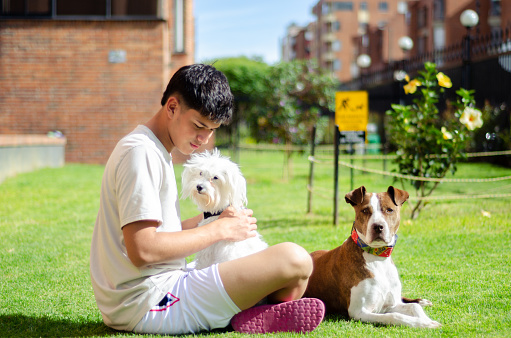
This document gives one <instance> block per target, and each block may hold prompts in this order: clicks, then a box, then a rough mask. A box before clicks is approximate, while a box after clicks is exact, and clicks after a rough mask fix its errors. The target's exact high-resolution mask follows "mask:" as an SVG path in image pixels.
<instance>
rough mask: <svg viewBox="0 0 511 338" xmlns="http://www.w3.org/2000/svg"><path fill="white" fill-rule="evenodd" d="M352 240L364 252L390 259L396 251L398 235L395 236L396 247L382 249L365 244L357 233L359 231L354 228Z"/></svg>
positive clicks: (390, 246)
mask: <svg viewBox="0 0 511 338" xmlns="http://www.w3.org/2000/svg"><path fill="white" fill-rule="evenodd" d="M351 239H352V240H353V242H355V243H356V244H357V245H358V246H359V247H360V248H361V249H362V250H364V251H365V252H367V253H370V254H371V255H375V256H380V257H390V255H391V254H392V250H394V245H396V242H397V235H394V245H389V246H382V247H380V248H373V247H370V246H369V245H368V244H367V243H366V242H364V241H363V240H362V239H361V238H360V237H359V236H358V233H357V230H355V228H353V230H352V231H351Z"/></svg>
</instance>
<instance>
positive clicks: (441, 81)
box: [436, 72, 452, 88]
mask: <svg viewBox="0 0 511 338" xmlns="http://www.w3.org/2000/svg"><path fill="white" fill-rule="evenodd" d="M436 79H437V80H438V85H439V86H441V87H445V88H451V87H452V82H451V79H450V78H449V77H448V76H447V75H445V74H444V73H442V72H440V73H438V74H436Z"/></svg>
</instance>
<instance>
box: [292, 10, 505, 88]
mask: <svg viewBox="0 0 511 338" xmlns="http://www.w3.org/2000/svg"><path fill="white" fill-rule="evenodd" d="M466 9H472V10H474V11H475V12H476V13H477V14H478V15H479V23H478V25H477V26H476V27H474V28H473V29H472V30H471V31H470V33H471V35H472V36H473V37H478V36H490V35H492V34H494V35H498V34H502V32H503V31H505V30H506V29H510V28H511V1H507V0H387V1H380V0H378V1H363V0H350V1H335V0H320V1H318V2H317V3H316V5H315V6H314V7H313V9H312V12H313V14H314V15H315V17H316V21H315V22H312V23H311V24H310V25H309V26H307V28H306V27H296V26H290V27H289V29H288V32H287V38H285V39H284V40H283V41H284V42H286V41H289V40H291V41H293V42H295V41H297V39H298V36H299V32H300V30H302V31H303V30H306V29H308V31H309V32H310V34H309V36H310V37H311V39H310V41H308V47H307V48H308V49H307V54H305V55H307V58H314V59H317V60H318V62H319V65H320V66H321V67H323V68H325V69H329V70H330V71H331V72H332V73H333V74H335V76H336V77H337V78H338V79H339V80H340V81H341V83H346V82H350V81H352V80H354V79H357V78H359V77H360V75H361V72H362V71H363V68H361V64H360V63H357V59H358V57H359V56H360V55H361V54H366V55H368V56H369V57H370V60H371V62H370V65H368V68H369V69H367V70H366V72H370V73H376V72H379V71H384V70H388V69H389V68H392V67H394V66H395V64H396V62H399V61H402V60H404V59H409V58H411V57H413V56H417V55H425V54H428V53H432V52H433V51H435V50H439V49H442V48H447V47H449V46H452V45H455V44H460V43H462V40H463V37H464V36H466V34H467V29H466V28H465V27H463V25H462V24H461V22H460V15H461V13H462V12H463V11H464V10H466ZM404 36H407V37H409V38H411V41H412V42H413V46H412V48H411V50H407V49H403V48H402V46H400V45H399V41H400V39H401V38H402V37H404ZM292 45H293V46H294V49H292V52H288V53H287V54H286V50H287V51H289V50H290V48H288V47H285V46H284V43H283V60H284V61H288V60H292V59H293V58H298V59H299V58H302V57H301V55H304V53H303V52H300V51H299V50H298V48H300V46H301V45H300V44H299V43H293V44H292ZM365 66H367V65H365Z"/></svg>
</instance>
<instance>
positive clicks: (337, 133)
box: [334, 125, 341, 226]
mask: <svg viewBox="0 0 511 338" xmlns="http://www.w3.org/2000/svg"><path fill="white" fill-rule="evenodd" d="M340 138H341V133H340V131H339V126H338V125H336V126H335V136H334V226H337V224H338V223H339V219H338V215H337V214H338V206H339V200H338V199H339V139H340Z"/></svg>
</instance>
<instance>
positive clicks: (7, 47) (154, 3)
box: [0, 0, 195, 163]
mask: <svg viewBox="0 0 511 338" xmlns="http://www.w3.org/2000/svg"><path fill="white" fill-rule="evenodd" d="M192 5H193V2H192V0H146V1H138V0H87V1H73V0H30V1H26V0H0V134H46V133H48V132H49V131H53V130H59V131H60V132H62V133H63V134H64V135H65V136H66V138H67V147H66V161H69V162H82V163H105V162H106V160H107V159H108V156H109V154H110V153H111V151H112V149H113V147H114V146H115V144H116V142H117V141H118V140H119V139H120V138H121V137H122V136H123V135H125V134H126V133H128V132H130V131H131V130H132V129H133V128H134V127H135V126H136V125H137V124H138V123H142V122H145V121H147V120H148V119H149V118H150V117H151V116H152V115H153V114H154V113H155V112H156V111H157V110H158V109H159V107H160V106H159V100H160V99H161V95H162V92H163V90H164V88H165V86H166V85H167V83H168V80H169V78H170V76H171V75H172V74H173V73H174V72H175V71H176V70H177V69H178V68H179V67H181V66H183V65H185V64H191V63H193V55H194V46H195V42H194V19H193V8H192Z"/></svg>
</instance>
